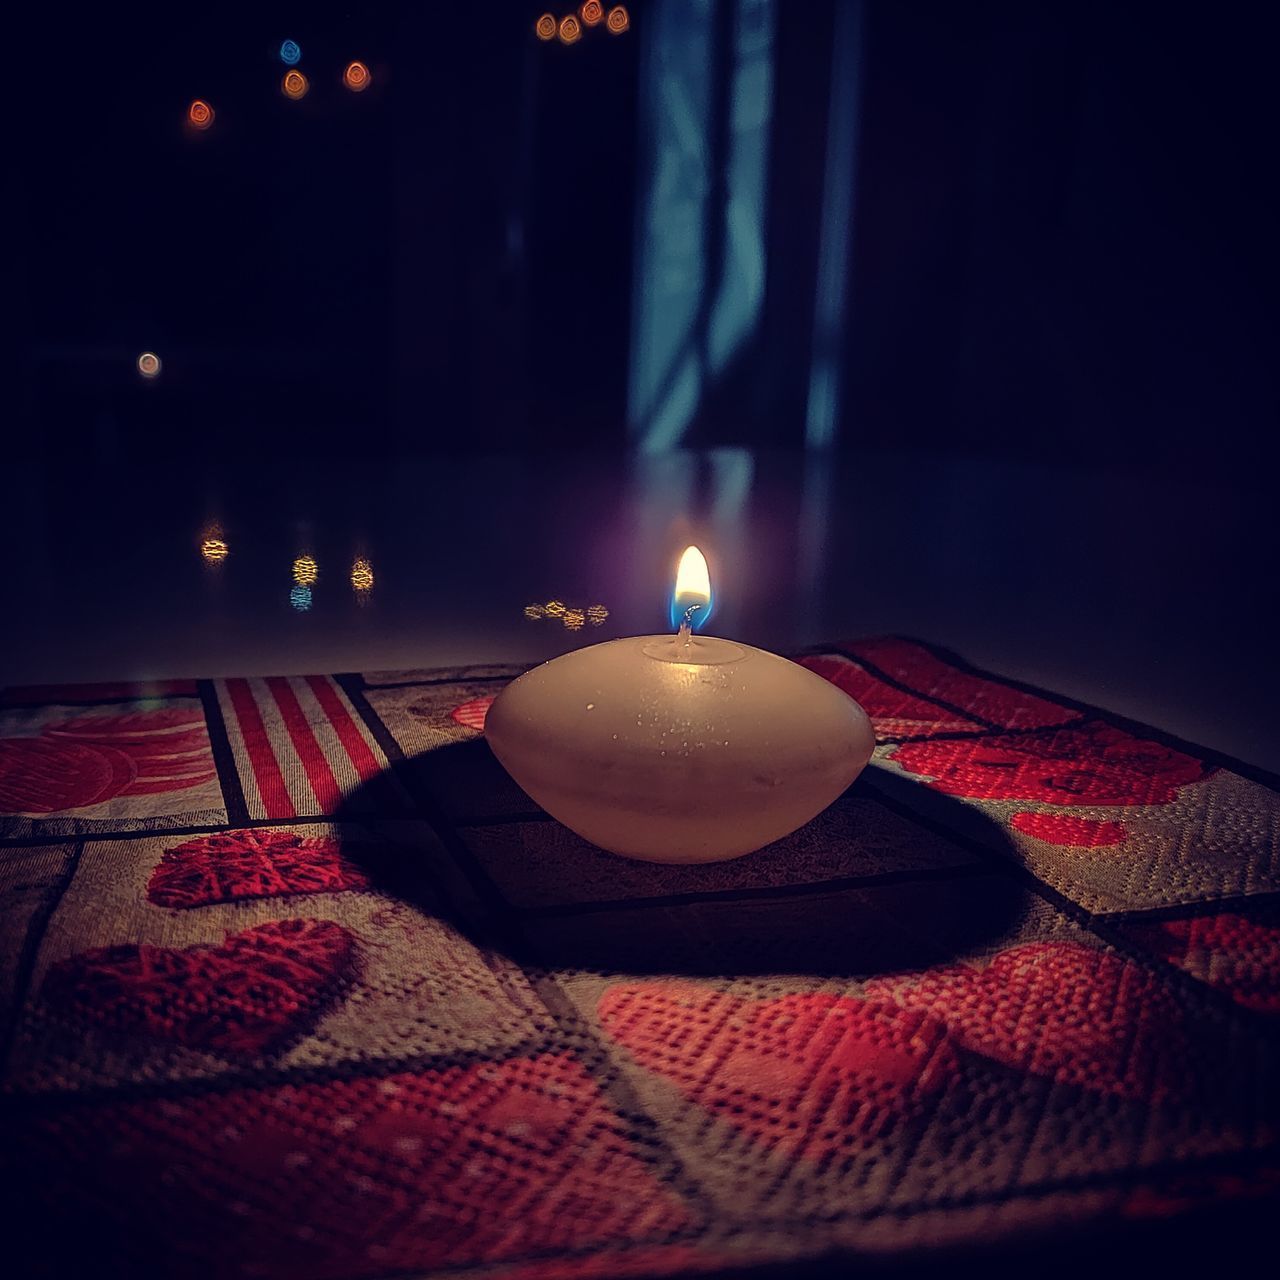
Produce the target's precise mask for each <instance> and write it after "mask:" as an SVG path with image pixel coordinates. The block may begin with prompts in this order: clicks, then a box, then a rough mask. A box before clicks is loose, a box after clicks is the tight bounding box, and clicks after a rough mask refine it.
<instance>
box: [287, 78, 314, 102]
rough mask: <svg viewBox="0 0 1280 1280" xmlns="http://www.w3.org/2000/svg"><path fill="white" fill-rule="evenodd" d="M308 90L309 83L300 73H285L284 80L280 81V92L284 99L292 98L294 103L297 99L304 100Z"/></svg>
mask: <svg viewBox="0 0 1280 1280" xmlns="http://www.w3.org/2000/svg"><path fill="white" fill-rule="evenodd" d="M310 88H311V81H310V80H308V79H307V77H306V76H304V75H303V74H302V72H301V71H286V72H285V73H284V79H283V80H281V81H280V92H281V93H283V94H284V96H285V97H286V98H292V99H293V101H294V102H297V101H298V99H299V98H305V97H306V96H307V90H308V89H310Z"/></svg>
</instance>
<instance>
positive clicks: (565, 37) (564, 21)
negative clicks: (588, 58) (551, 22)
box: [560, 13, 582, 44]
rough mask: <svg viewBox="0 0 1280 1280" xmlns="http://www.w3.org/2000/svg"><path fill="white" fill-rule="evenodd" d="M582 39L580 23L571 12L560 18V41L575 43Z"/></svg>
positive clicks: (562, 42)
mask: <svg viewBox="0 0 1280 1280" xmlns="http://www.w3.org/2000/svg"><path fill="white" fill-rule="evenodd" d="M581 39H582V23H580V22H579V21H578V19H577V18H576V17H575V16H574V15H573V14H572V13H571V14H569V15H568V16H567V17H564V18H561V19H560V43H561V44H576V43H577V42H578V41H579V40H581Z"/></svg>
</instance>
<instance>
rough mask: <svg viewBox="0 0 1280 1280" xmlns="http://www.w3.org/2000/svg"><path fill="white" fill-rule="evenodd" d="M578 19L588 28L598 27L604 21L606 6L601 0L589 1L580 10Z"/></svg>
mask: <svg viewBox="0 0 1280 1280" xmlns="http://www.w3.org/2000/svg"><path fill="white" fill-rule="evenodd" d="M578 17H580V18H581V19H582V21H583V23H584V24H585V25H586V26H588V27H598V26H599V25H600V23H601V22H603V21H604V5H602V4H601V3H600V0H587V2H586V4H584V5H582V6H581V8H579V10H578Z"/></svg>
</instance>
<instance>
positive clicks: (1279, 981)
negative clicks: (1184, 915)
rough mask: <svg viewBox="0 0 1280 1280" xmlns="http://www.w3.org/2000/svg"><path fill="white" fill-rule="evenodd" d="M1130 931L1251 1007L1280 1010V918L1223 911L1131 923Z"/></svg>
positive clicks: (1131, 934)
mask: <svg viewBox="0 0 1280 1280" xmlns="http://www.w3.org/2000/svg"><path fill="white" fill-rule="evenodd" d="M1273 910H1274V909H1273ZM1127 932H1128V933H1129V935H1130V936H1131V937H1134V938H1136V939H1138V940H1139V941H1140V942H1142V943H1143V944H1144V945H1146V946H1148V947H1150V948H1151V950H1152V951H1154V952H1155V953H1156V954H1157V955H1160V956H1164V958H1165V959H1166V960H1168V961H1169V962H1170V963H1171V964H1176V965H1177V966H1178V968H1180V969H1183V970H1185V971H1186V972H1187V973H1189V974H1191V975H1193V976H1194V977H1196V978H1199V979H1200V981H1201V982H1207V983H1208V984H1209V986H1211V987H1216V988H1218V990H1220V991H1226V992H1227V993H1228V994H1229V995H1230V996H1231V998H1232V999H1233V1000H1234V1001H1235V1002H1236V1003H1237V1004H1241V1005H1244V1007H1245V1008H1246V1009H1254V1010H1256V1011H1257V1012H1258V1013H1270V1014H1280V919H1273V920H1266V919H1258V920H1251V919H1249V918H1247V917H1245V916H1242V915H1238V914H1236V913H1235V912H1231V911H1222V912H1219V913H1218V914H1216V915H1211V916H1200V917H1199V918H1197V919H1192V920H1159V921H1154V922H1151V923H1148V924H1135V925H1130V926H1129V928H1128V930H1127Z"/></svg>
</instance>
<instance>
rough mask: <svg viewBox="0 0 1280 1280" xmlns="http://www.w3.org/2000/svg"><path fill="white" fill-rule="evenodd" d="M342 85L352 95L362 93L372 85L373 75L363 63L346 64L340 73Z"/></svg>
mask: <svg viewBox="0 0 1280 1280" xmlns="http://www.w3.org/2000/svg"><path fill="white" fill-rule="evenodd" d="M342 83H343V84H345V85H346V86H347V88H348V89H350V90H351V92H352V93H363V92H364V91H365V90H366V89H367V88H368V87H369V86H370V85H371V84H372V83H373V75H372V73H371V72H370V71H369V68H368V67H366V66H365V65H364V63H363V62H359V61H357V62H348V63H347V69H346V70H345V71H344V72H343V73H342Z"/></svg>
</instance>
